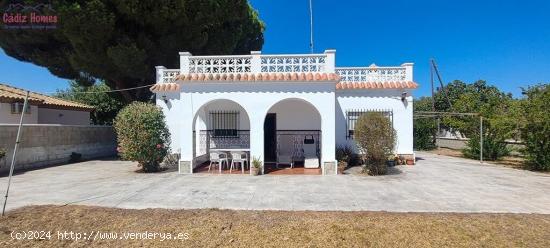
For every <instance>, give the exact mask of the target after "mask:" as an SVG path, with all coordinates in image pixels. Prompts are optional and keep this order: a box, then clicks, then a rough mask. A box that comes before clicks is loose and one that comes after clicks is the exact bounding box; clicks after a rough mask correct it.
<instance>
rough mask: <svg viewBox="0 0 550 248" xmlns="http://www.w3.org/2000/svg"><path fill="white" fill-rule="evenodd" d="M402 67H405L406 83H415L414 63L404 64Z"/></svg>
mask: <svg viewBox="0 0 550 248" xmlns="http://www.w3.org/2000/svg"><path fill="white" fill-rule="evenodd" d="M401 66H402V67H405V81H407V82H413V81H414V77H413V66H414V63H403V64H402V65H401Z"/></svg>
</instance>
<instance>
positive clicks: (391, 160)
mask: <svg viewBox="0 0 550 248" xmlns="http://www.w3.org/2000/svg"><path fill="white" fill-rule="evenodd" d="M387 163H388V166H389V167H393V166H395V165H396V164H397V163H396V157H395V155H391V156H389V157H388V161H387Z"/></svg>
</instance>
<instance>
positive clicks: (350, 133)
mask: <svg viewBox="0 0 550 248" xmlns="http://www.w3.org/2000/svg"><path fill="white" fill-rule="evenodd" d="M369 112H378V113H382V114H384V116H386V117H388V118H389V119H390V122H391V124H392V127H393V111H392V110H383V109H354V110H348V111H346V120H347V126H346V127H347V128H346V138H348V139H353V137H354V133H355V124H356V123H357V120H359V117H361V115H364V114H366V113H369Z"/></svg>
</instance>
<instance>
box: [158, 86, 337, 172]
mask: <svg viewBox="0 0 550 248" xmlns="http://www.w3.org/2000/svg"><path fill="white" fill-rule="evenodd" d="M181 87H182V90H181V91H182V92H181V94H178V93H162V92H161V93H157V105H158V106H160V107H162V108H163V111H164V113H165V115H166V117H167V118H166V119H167V125H168V127H169V129H170V132H171V134H172V147H173V148H176V147H178V148H180V153H181V161H192V160H193V144H192V142H193V137H192V135H193V125H194V123H193V119H194V118H195V116H196V115H197V113H198V112H199V110H200V108H201V107H202V106H205V105H206V104H208V103H209V102H211V101H213V100H219V99H226V100H230V101H234V102H237V103H239V105H241V106H242V107H243V109H244V110H246V113H247V115H248V118H249V120H250V152H251V156H254V157H261V158H264V154H263V152H264V130H263V125H264V120H265V117H266V114H267V113H268V111H269V110H270V109H271V107H272V106H274V105H275V104H276V103H278V102H280V101H282V100H285V99H300V100H303V101H306V102H308V103H310V104H311V105H312V106H314V107H315V108H316V109H317V111H318V112H319V114H320V118H321V128H320V129H321V130H322V137H321V140H322V151H321V156H322V158H321V164H323V163H324V162H335V160H336V158H335V133H334V130H335V114H334V113H335V112H334V111H335V104H334V102H335V94H334V89H335V83H334V82H329V83H323V82H313V83H297V82H270V83H268V82H262V83H258V82H256V83H254V84H253V85H251V84H250V83H239V82H226V83H186V84H183V85H182V86H181ZM162 95H166V96H167V99H169V103H168V104H166V103H164V101H163V100H162V99H161V96H162ZM306 106H307V105H306ZM292 110H293V109H289V111H292ZM296 110H297V109H296ZM308 111H309V112H311V111H310V110H308Z"/></svg>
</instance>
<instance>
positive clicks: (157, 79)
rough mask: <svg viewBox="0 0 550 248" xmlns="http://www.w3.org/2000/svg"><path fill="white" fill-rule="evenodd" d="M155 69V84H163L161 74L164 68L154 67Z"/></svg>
mask: <svg viewBox="0 0 550 248" xmlns="http://www.w3.org/2000/svg"><path fill="white" fill-rule="evenodd" d="M155 69H156V70H157V76H156V83H157V84H158V83H162V82H163V78H162V77H163V74H164V70H166V67H164V66H162V65H158V66H155Z"/></svg>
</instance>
